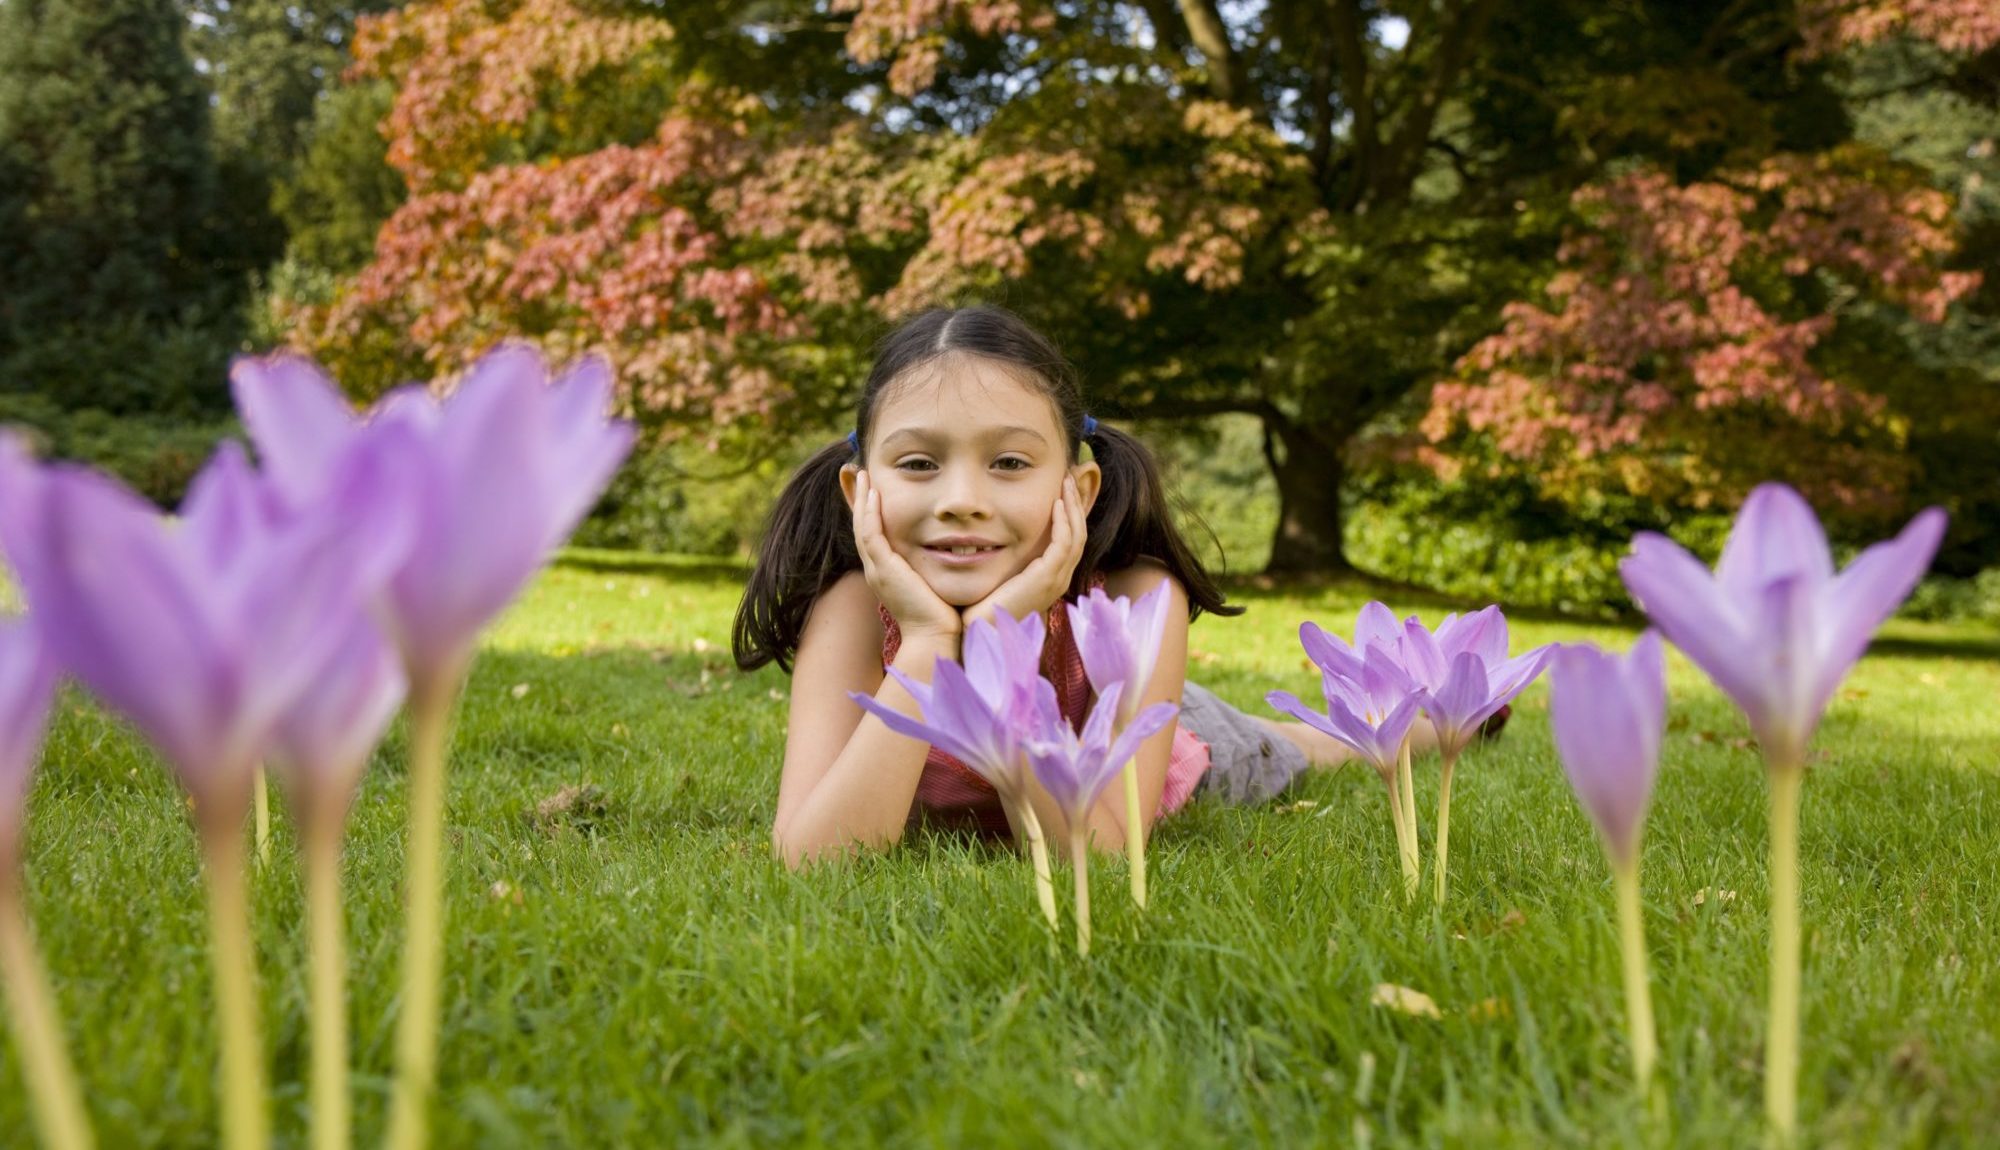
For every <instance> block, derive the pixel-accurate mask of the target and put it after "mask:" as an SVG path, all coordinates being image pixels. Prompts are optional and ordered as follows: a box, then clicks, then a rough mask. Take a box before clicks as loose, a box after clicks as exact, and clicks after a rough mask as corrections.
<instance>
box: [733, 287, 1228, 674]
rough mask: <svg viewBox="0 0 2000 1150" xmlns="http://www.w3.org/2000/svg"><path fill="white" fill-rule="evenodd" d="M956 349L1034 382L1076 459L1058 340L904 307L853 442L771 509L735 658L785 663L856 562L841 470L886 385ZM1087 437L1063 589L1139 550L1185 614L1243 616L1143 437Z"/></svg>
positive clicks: (1074, 414)
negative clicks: (818, 604)
mask: <svg viewBox="0 0 2000 1150" xmlns="http://www.w3.org/2000/svg"><path fill="white" fill-rule="evenodd" d="M953 353H959V354H966V355H977V356H981V357H983V358H986V359H990V360H993V361H994V362H996V363H999V364H1003V365H1005V366H1007V367H1010V368H1013V369H1015V372H1014V374H1015V375H1016V377H1017V378H1021V379H1022V380H1024V381H1030V382H1032V383H1033V384H1034V385H1035V386H1037V387H1039V388H1040V389H1041V391H1042V392H1043V393H1044V394H1045V395H1047V396H1048V398H1049V402H1051V403H1053V404H1054V405H1055V408H1056V414H1057V422H1058V423H1059V424H1060V425H1061V426H1062V428H1063V429H1064V431H1065V432H1066V433H1067V437H1068V440H1069V442H1068V453H1069V459H1070V462H1072V463H1075V462H1077V461H1078V460H1079V459H1080V458H1081V457H1082V456H1081V450H1082V446H1083V443H1084V442H1085V438H1084V424H1083V421H1084V416H1085V412H1084V407H1083V389H1082V385H1081V383H1080V382H1079V380H1078V378H1077V373H1076V369H1075V368H1074V367H1072V366H1071V365H1070V364H1069V361H1067V360H1065V359H1064V358H1063V356H1062V353H1061V352H1059V351H1057V350H1056V348H1055V345H1053V344H1051V343H1050V342H1049V341H1048V340H1047V339H1045V338H1043V337H1042V335H1041V334H1040V333H1039V332H1037V331H1035V329H1033V328H1032V327H1029V326H1028V324H1027V323H1026V322H1025V321H1024V320H1022V319H1021V318H1020V317H1019V316H1017V315H1015V314H1014V313H1012V312H1010V311H1008V310H1006V309H1005V308H1000V307H994V306H990V305H987V306H980V307H967V308H932V309H930V310H928V311H924V312H920V313H918V314H917V315H914V316H911V317H910V318H909V319H908V320H906V321H904V322H903V323H902V324H901V325H900V326H898V327H897V328H896V329H895V330H894V331H892V332H890V333H889V335H887V336H886V337H884V338H883V340H882V342H881V343H879V344H877V345H876V348H875V364H874V367H873V368H871V369H870V370H869V372H868V382H867V385H866V386H865V387H864V388H863V389H862V392H861V404H860V408H859V410H858V411H856V413H855V419H854V434H855V441H856V443H857V444H858V445H859V447H858V448H857V447H850V446H849V445H848V442H847V441H846V440H845V439H843V440H841V441H839V442H837V443H835V444H833V445H831V446H829V447H825V448H822V449H821V450H819V451H818V452H816V453H815V454H814V455H813V456H812V458H810V459H808V460H806V462H805V464H804V465H803V466H801V467H800V468H799V469H798V471H796V472H795V473H793V475H792V478H791V481H790V482H789V483H787V484H786V485H785V489H784V491H782V492H781V493H779V495H778V502H777V505H776V506H774V507H773V508H772V509H771V518H770V520H769V522H768V523H767V524H766V525H765V527H764V534H763V537H762V541H761V543H760V544H759V547H758V556H757V566H756V569H755V570H754V571H752V572H751V575H750V582H749V584H748V585H747V586H745V587H744V589H743V602H742V603H741V604H740V605H739V606H738V607H737V608H736V626H735V630H734V633H733V635H732V637H731V643H732V645H733V647H734V651H735V655H736V665H737V666H739V667H741V668H743V669H744V670H746V671H748V670H754V669H755V668H758V667H761V666H763V665H764V664H766V663H770V662H776V663H777V664H778V666H780V667H782V668H784V669H785V671H786V672H787V673H789V672H790V671H791V669H792V659H793V657H794V656H795V655H797V654H798V650H799V637H800V636H801V635H802V634H804V632H805V626H806V616H807V615H808V614H809V613H811V611H812V605H813V603H814V601H816V600H817V599H818V598H819V597H820V595H821V594H823V593H824V592H825V591H826V589H827V588H828V587H831V586H832V585H833V584H834V582H835V581H836V580H838V579H839V578H840V577H841V576H842V575H845V574H847V573H848V572H849V571H856V570H859V569H860V568H861V556H860V554H859V553H858V552H857V551H856V550H855V549H854V525H853V519H852V516H851V515H850V513H849V512H848V509H847V500H846V498H845V496H844V495H843V494H842V492H841V489H840V469H841V468H842V467H843V466H845V465H846V464H848V463H850V462H852V463H856V464H858V463H860V462H862V458H861V449H865V448H866V447H867V444H868V430H869V425H870V423H871V422H872V421H873V418H874V415H875V407H876V404H877V403H878V402H879V401H880V399H881V397H882V393H883V391H884V390H885V389H886V388H888V387H889V386H890V385H891V384H893V383H895V382H896V381H898V380H900V379H902V378H903V377H904V375H905V373H906V372H910V371H912V370H913V369H916V368H919V367H923V366H925V365H927V364H930V363H932V362H934V361H936V360H938V359H941V358H942V357H944V356H947V355H951V354H953ZM1088 441H1089V443H1090V450H1091V454H1092V458H1094V459H1095V460H1096V461H1097V466H1098V468H1099V469H1100V470H1101V471H1102V472H1103V475H1104V482H1103V484H1102V486H1101V487H1100V488H1099V490H1098V495H1097V501H1096V502H1095V503H1094V504H1092V506H1091V508H1090V514H1089V516H1088V518H1087V520H1086V530H1087V532H1088V537H1087V538H1086V539H1085V540H1084V545H1083V557H1082V558H1081V559H1079V560H1078V561H1077V565H1076V572H1075V574H1074V575H1073V576H1072V577H1071V580H1070V589H1069V596H1070V597H1072V598H1073V597H1075V596H1077V595H1080V594H1082V593H1083V592H1084V591H1085V590H1086V589H1087V588H1088V587H1089V586H1090V584H1091V581H1092V580H1093V579H1094V578H1095V576H1096V574H1097V573H1098V572H1099V571H1117V570H1120V569H1122V568H1125V567H1129V566H1131V565H1132V564H1133V563H1134V562H1136V561H1137V560H1138V559H1140V558H1141V557H1146V558H1150V559H1153V560H1156V561H1158V562H1159V563H1160V564H1162V565H1163V566H1165V567H1166V569H1167V570H1168V571H1169V572H1171V573H1172V574H1173V577H1174V578H1175V579H1176V580H1178V581H1179V582H1180V585H1181V587H1182V588H1183V589H1184V590H1186V592H1187V597H1188V618H1189V619H1194V618H1196V617H1198V616H1199V615H1200V614H1201V613H1202V612H1203V611H1208V612H1211V613H1213V614H1217V615H1240V614H1242V613H1243V608H1241V607H1233V606H1227V605H1225V604H1224V602H1223V597H1222V592H1221V591H1220V590H1219V589H1218V588H1217V587H1216V585H1215V580H1214V579H1213V578H1211V577H1210V576H1209V574H1208V571H1207V570H1206V569H1205V568H1203V566H1202V564H1201V560H1200V559H1199V558H1197V557H1196V555H1195V552H1194V549H1193V548H1191V547H1189V546H1188V545H1187V542H1186V540H1184V539H1182V538H1181V533H1180V532H1179V531H1178V530H1177V529H1176V528H1175V527H1174V524H1173V520H1172V519H1171V518H1170V517H1169V514H1168V510H1167V495H1166V487H1165V485H1164V484H1163V483H1161V481H1160V469H1159V465H1158V464H1157V463H1156V462H1155V461H1154V459H1153V453H1152V452H1150V451H1148V450H1147V449H1146V445H1145V444H1143V443H1141V442H1139V441H1138V440H1137V439H1134V438H1132V437H1131V436H1130V435H1127V434H1125V433H1124V432H1122V431H1119V430H1118V429H1117V428H1114V427H1110V426H1107V425H1105V424H1098V425H1096V427H1095V429H1094V430H1093V431H1092V433H1091V434H1090V436H1089V440H1088Z"/></svg>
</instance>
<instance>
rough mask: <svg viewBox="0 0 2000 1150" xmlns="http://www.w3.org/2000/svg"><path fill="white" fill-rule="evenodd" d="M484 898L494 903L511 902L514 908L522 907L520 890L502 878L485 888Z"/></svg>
mask: <svg viewBox="0 0 2000 1150" xmlns="http://www.w3.org/2000/svg"><path fill="white" fill-rule="evenodd" d="M486 897H487V898H490V899H492V900H493V901H494V902H511V903H513V904H514V905H515V906H521V905H523V902H522V898H521V888H520V887H517V886H515V885H514V884H513V883H510V882H508V881H507V880H506V879H504V878H503V879H500V880H499V881H497V882H495V883H494V884H493V885H492V886H490V887H487V888H486Z"/></svg>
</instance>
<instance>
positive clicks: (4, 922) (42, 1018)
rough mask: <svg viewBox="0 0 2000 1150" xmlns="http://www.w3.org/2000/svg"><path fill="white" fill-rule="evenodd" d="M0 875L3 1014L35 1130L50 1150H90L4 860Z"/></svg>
mask: <svg viewBox="0 0 2000 1150" xmlns="http://www.w3.org/2000/svg"><path fill="white" fill-rule="evenodd" d="M4 865H5V866H6V873H5V874H4V875H0V981H4V982H5V983H6V986H7V1012H8V1014H9V1016H10V1017H12V1018H13V1020H14V1046H15V1050H16V1052H17V1053H18V1054H19V1055H20V1059H21V1063H20V1065H21V1073H22V1076H23V1077H25V1078H26V1079H27V1080H28V1093H29V1096H30V1098H31V1099H32V1101H33V1109H34V1114H35V1124H36V1125H37V1126H38V1127H39V1128H40V1129H41V1132H42V1142H43V1144H44V1145H47V1146H48V1147H50V1150H89V1147H91V1146H92V1145H94V1141H93V1138H92V1136H91V1133H90V1119H89V1117H88V1116H86V1115H85V1114H84V1110H83V1094H82V1092H81V1091H80V1090H78V1089H77V1084H76V1071H75V1070H74V1069H73V1068H72V1067H71V1065H70V1061H69V1052H68V1051H67V1050H65V1049H64V1048H63V1041H62V1024H61V1023H60V1022H59V1021H58V1020H57V1018H56V1004H55V997H54V995H52V994H50V993H49V981H48V978H47V976H45V975H44V974H43V973H42V963H41V960H40V959H39V958H37V957H36V955H35V940H34V938H33V937H32V936H31V935H30V934H29V932H28V915H27V911H26V910H25V909H23V907H22V896H21V882H20V870H19V866H18V864H17V863H15V862H13V861H12V860H7V861H6V862H5V863H4Z"/></svg>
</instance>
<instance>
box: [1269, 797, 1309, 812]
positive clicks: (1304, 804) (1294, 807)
mask: <svg viewBox="0 0 2000 1150" xmlns="http://www.w3.org/2000/svg"><path fill="white" fill-rule="evenodd" d="M1318 805H1319V803H1317V802H1315V801H1314V800H1312V799H1300V800H1299V801H1298V802H1295V803H1286V804H1284V805H1283V806H1278V807H1272V808H1271V809H1272V810H1273V811H1275V812H1277V813H1278V814H1281V815H1282V814H1286V813H1288V812H1291V811H1309V810H1312V809H1313V808H1314V807H1316V806H1318Z"/></svg>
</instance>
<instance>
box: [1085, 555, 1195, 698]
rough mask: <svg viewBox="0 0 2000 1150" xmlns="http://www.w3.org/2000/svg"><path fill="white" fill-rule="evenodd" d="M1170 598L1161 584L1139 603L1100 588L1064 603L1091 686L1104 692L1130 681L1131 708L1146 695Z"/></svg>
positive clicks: (1127, 693) (1129, 696)
mask: <svg viewBox="0 0 2000 1150" xmlns="http://www.w3.org/2000/svg"><path fill="white" fill-rule="evenodd" d="M1169 603H1170V596H1169V595H1168V594H1167V585H1166V584H1165V583H1164V582H1162V583H1161V584H1160V585H1159V586H1158V587H1155V588H1153V589H1152V590H1151V591H1148V592H1147V593H1146V594H1144V595H1141V596H1140V597H1139V600H1138V602H1136V603H1135V602H1133V601H1132V600H1131V599H1128V598H1126V597H1125V596H1123V595H1120V596H1119V597H1118V598H1116V599H1113V598H1112V597H1111V596H1109V595H1106V594H1105V593H1104V592H1103V590H1102V589H1100V588H1095V587H1093V588H1091V590H1090V593H1089V594H1088V595H1085V596H1083V597H1081V598H1079V599H1078V600H1077V601H1076V602H1074V603H1070V604H1067V605H1066V609H1067V610H1068V612H1069V622H1070V631H1071V633H1072V634H1074V635H1075V636H1076V649H1077V651H1078V653H1079V654H1081V655H1082V656H1083V673H1084V675H1085V676H1086V677H1087V678H1088V679H1089V680H1090V687H1091V690H1093V691H1095V692H1096V693H1097V694H1098V695H1100V696H1101V695H1103V694H1104V693H1105V692H1106V691H1108V690H1109V689H1110V688H1111V685H1112V684H1114V683H1124V684H1126V690H1125V696H1124V697H1125V699H1126V701H1127V706H1128V707H1130V706H1132V705H1134V704H1136V703H1137V701H1138V699H1139V698H1140V696H1141V695H1143V694H1144V693H1145V690H1146V685H1147V684H1148V683H1150V682H1151V681H1152V678H1153V664H1154V662H1155V661H1156V660H1158V659H1159V657H1160V640H1161V638H1162V637H1163V636H1164V635H1165V634H1166V629H1167V607H1168V605H1169Z"/></svg>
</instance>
